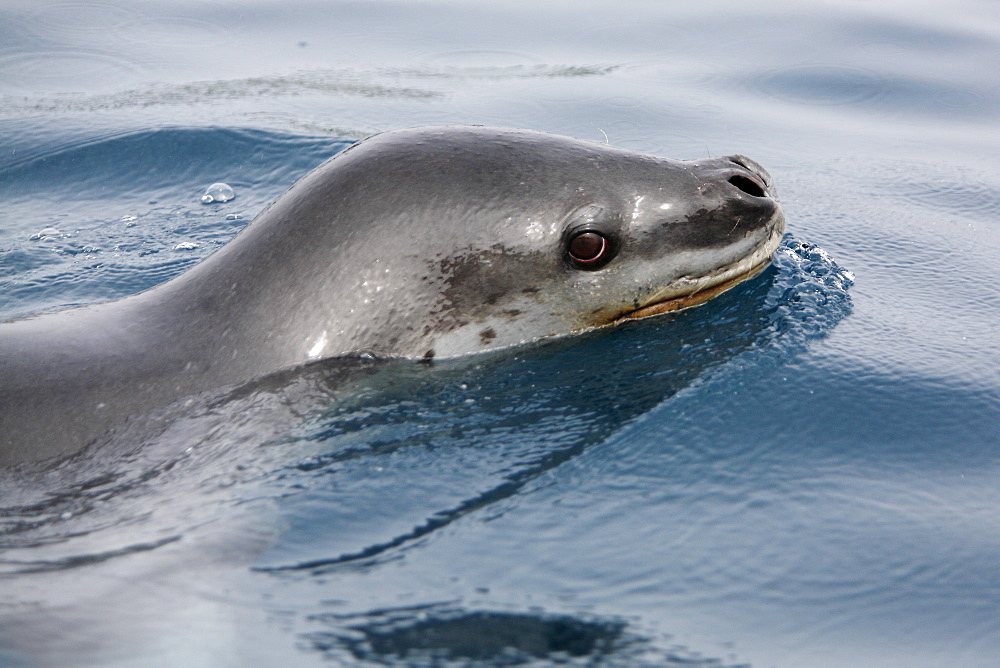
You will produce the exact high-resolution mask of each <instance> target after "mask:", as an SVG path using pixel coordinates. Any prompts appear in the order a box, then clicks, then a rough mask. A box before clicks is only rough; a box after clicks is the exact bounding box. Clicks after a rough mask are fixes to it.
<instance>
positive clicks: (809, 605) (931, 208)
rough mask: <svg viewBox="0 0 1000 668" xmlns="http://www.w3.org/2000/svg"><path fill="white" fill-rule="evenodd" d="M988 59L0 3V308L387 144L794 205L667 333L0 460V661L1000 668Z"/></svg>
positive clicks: (670, 10) (65, 301) (972, 31)
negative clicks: (616, 166) (582, 144)
mask: <svg viewBox="0 0 1000 668" xmlns="http://www.w3.org/2000/svg"><path fill="white" fill-rule="evenodd" d="M997 62H1000V8H998V7H997V5H996V4H995V3H990V2H986V1H976V0H969V1H960V2H950V3H944V2H931V3H925V4H922V5H914V3H904V2H880V3H861V2H851V1H848V0H843V1H831V2H821V3H819V2H818V3H808V4H804V5H796V6H795V7H794V8H792V7H791V6H790V5H787V4H785V3H777V2H774V3H771V2H763V3H751V4H748V3H736V2H732V1H730V0H719V1H715V2H701V3H691V4H685V5H675V3H659V2H629V3H599V2H576V1H572V2H571V1H564V2H555V3H547V4H540V3H527V2H519V1H515V2H509V3H503V4H502V5H498V4H496V3H485V2H480V3H475V2H470V3H454V4H453V3H448V2H436V1H430V2H365V3H350V2H309V1H307V0H292V1H291V2H289V1H285V0H282V2H276V1H270V2H255V3H248V4H231V3H212V4H209V3H187V2H180V1H178V2H173V1H170V0H152V1H151V2H144V3H132V2H124V1H119V2H114V1H109V2H88V1H86V0H77V1H74V2H41V3H38V2H34V3H30V4H29V3H14V4H11V3H8V4H6V5H5V6H4V7H0V203H2V206H0V318H4V319H11V318H16V317H19V316H23V315H27V314H30V313H35V312H38V311H42V310H47V309H52V308H57V307H62V306H68V305H77V304H84V303H93V302H98V301H104V300H109V299H114V298H117V297H120V296H123V295H127V294H131V293H134V292H137V291H139V290H143V289H145V288H148V287H150V286H153V285H156V284H158V283H160V282H162V281H164V280H166V279H168V278H170V277H171V276H174V275H176V274H178V273H179V272H182V271H183V270H184V269H186V268H188V267H190V266H192V265H193V264H195V263H196V262H198V261H199V260H200V259H201V258H203V257H205V256H206V255H208V254H210V253H211V252H212V251H213V250H215V249H217V248H218V247H219V246H220V245H221V244H223V243H225V242H226V241H227V240H228V239H230V238H231V237H232V236H233V235H234V234H235V233H236V232H237V231H238V230H239V229H241V228H242V227H243V226H244V225H245V224H246V223H247V222H248V221H249V220H251V219H252V218H253V216H254V215H255V214H256V213H257V212H259V211H260V210H261V209H262V208H263V207H264V206H265V205H266V204H267V203H268V202H269V201H271V200H272V199H273V198H274V197H276V196H277V195H279V194H280V193H281V192H282V191H283V190H284V189H286V188H287V187H288V186H289V185H291V184H292V183H293V182H294V181H295V180H296V179H297V178H298V177H300V176H301V175H303V174H304V173H306V172H307V171H308V170H309V169H311V168H312V167H314V166H316V165H317V164H319V163H320V162H322V161H323V160H324V159H326V158H327V157H329V156H330V155H332V154H334V153H336V152H337V151H339V150H342V149H343V148H345V147H346V146H348V145H350V143H352V142H353V141H355V140H356V139H358V138H360V137H363V136H365V135H367V134H369V133H371V132H375V131H381V130H387V129H392V128H397V127H405V126H412V125H422V124H430V123H435V124H439V123H480V124H494V125H503V126H513V127H526V128H531V129H537V130H545V131H550V132H557V133H560V134H566V135H571V136H576V137H581V138H584V139H591V140H594V141H605V140H607V141H609V142H610V143H612V144H614V145H617V146H622V147H627V148H633V149H636V150H642V151H649V152H654V153H658V154H662V155H668V156H671V157H678V158H699V157H704V156H706V155H724V154H729V153H735V152H739V153H744V154H747V155H750V156H751V157H753V158H754V159H756V160H758V161H759V162H761V163H762V164H763V165H765V166H766V167H767V168H768V169H769V171H770V172H771V173H772V175H773V176H774V177H775V181H776V183H777V186H778V190H779V194H780V196H781V199H782V203H783V206H784V208H785V211H786V216H787V219H788V235H787V236H786V239H785V242H784V245H783V247H782V249H781V250H780V251H779V252H778V254H777V255H776V258H775V262H774V265H773V266H772V267H771V268H769V269H768V270H767V271H766V272H765V273H764V274H762V275H761V276H759V277H758V278H757V279H755V280H754V281H751V282H749V283H746V284H744V285H741V286H740V287H738V288H737V289H735V290H733V291H731V292H729V293H727V294H725V295H724V296H722V297H720V298H718V299H716V300H714V301H713V302H710V303H709V304H707V305H705V306H703V307H701V308H699V309H695V310H693V311H690V312H686V313H683V314H681V315H679V316H677V317H675V318H672V319H671V318H661V319H653V320H648V321H643V322H637V323H633V324H631V325H629V326H626V327H620V328H616V329H613V330H609V331H601V332H593V333H589V334H586V335H581V336H573V337H567V338H565V339H560V340H557V341H550V342H543V343H539V344H535V345H529V346H525V347H523V348H519V349H516V350H509V351H505V352H502V353H497V354H494V355H490V356H486V357H477V358H472V359H467V360H457V361H452V362H448V363H444V364H437V365H434V366H427V365H412V364H406V363H389V364H381V363H374V362H367V361H365V360H357V362H356V365H357V368H354V369H348V370H347V371H345V372H344V373H345V374H346V375H345V376H343V377H340V376H336V375H335V379H338V378H340V379H343V378H346V379H347V382H344V383H339V382H332V381H331V380H330V377H329V376H328V375H324V374H323V373H313V372H303V373H300V374H297V375H293V376H292V377H290V378H284V379H279V380H276V381H273V382H269V383H265V384H263V385H261V386H260V387H259V388H257V389H256V390H255V391H253V392H251V393H249V394H246V395H245V396H241V397H239V398H235V399H233V400H232V401H231V402H230V403H228V404H226V405H223V406H217V405H212V406H208V405H199V404H195V405H193V406H191V407H190V410H189V411H187V412H186V413H184V414H182V415H177V416H175V419H174V421H173V422H172V423H171V426H170V427H169V428H168V429H167V430H166V431H165V432H164V433H163V434H160V435H159V436H156V437H153V438H145V439H142V440H138V441H135V440H130V439H131V436H130V434H129V433H128V430H127V429H126V430H124V431H123V432H122V433H120V434H117V435H116V436H115V437H114V438H113V439H112V440H111V441H110V442H108V443H104V444H103V445H101V444H98V446H96V447H94V448H92V449H91V450H88V451H85V452H84V453H82V454H81V456H78V457H75V458H70V459H68V460H66V461H63V462H61V463H59V464H57V465H53V464H46V465H33V466H24V467H20V468H16V469H11V470H5V471H0V664H14V665H66V664H89V665H94V664H98V665H137V664H138V665H325V664H334V665H356V664H367V665H423V666H430V665H442V666H443V665H456V666H457V665H521V664H531V665H548V664H553V663H561V664H569V665H594V664H598V665H629V666H631V665H664V664H667V665H669V664H693V665H725V666H734V665H740V666H744V665H753V666H803V665H808V666H857V665H865V666H899V665H908V666H940V665H963V666H991V665H996V664H997V657H998V656H1000V519H998V518H1000V336H998V334H997V324H998V323H1000V287H998V284H997V282H996V280H995V279H994V276H995V275H996V274H997V273H998V271H1000V213H998V212H1000V157H998V156H1000V131H998V124H997V119H998V118H1000V79H998V77H997V76H996V67H995V63H997ZM220 181H221V182H225V183H228V184H229V185H231V186H232V187H233V188H234V190H235V193H236V197H235V199H233V200H231V201H228V202H225V203H217V204H211V205H204V204H202V203H201V202H200V198H201V195H202V194H203V193H204V192H205V189H206V188H207V187H208V186H209V185H211V184H212V183H215V182H220ZM0 354H3V351H0ZM123 443H125V444H128V446H129V447H128V448H123V447H122V445H123ZM123 452H125V453H126V454H122V453H123Z"/></svg>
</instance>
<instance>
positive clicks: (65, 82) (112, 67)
mask: <svg viewBox="0 0 1000 668" xmlns="http://www.w3.org/2000/svg"><path fill="white" fill-rule="evenodd" d="M0 69H2V70H3V71H4V82H5V83H6V84H7V85H16V86H22V87H30V86H35V85H43V86H52V85H61V86H79V85H80V84H81V79H83V80H91V79H99V80H102V81H115V80H117V79H118V78H119V77H121V76H122V75H128V76H129V77H130V78H132V77H134V76H135V75H137V74H142V73H143V72H145V68H144V67H143V66H142V65H141V64H140V63H138V62H136V61H134V60H129V59H127V58H124V57H122V56H120V55H118V54H112V53H108V52H104V51H98V50H89V49H70V48H66V49H49V50H44V51H21V52H18V53H14V54H9V55H6V56H0Z"/></svg>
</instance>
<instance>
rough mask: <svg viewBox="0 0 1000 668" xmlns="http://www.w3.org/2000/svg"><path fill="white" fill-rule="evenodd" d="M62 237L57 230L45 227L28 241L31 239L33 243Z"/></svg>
mask: <svg viewBox="0 0 1000 668" xmlns="http://www.w3.org/2000/svg"><path fill="white" fill-rule="evenodd" d="M61 236H62V233H61V232H60V231H59V230H57V229H56V228H54V227H45V228H42V229H40V230H38V231H37V232H35V233H34V234H32V235H31V236H30V237H28V239H30V240H31V241H41V240H44V239H53V238H58V237H61Z"/></svg>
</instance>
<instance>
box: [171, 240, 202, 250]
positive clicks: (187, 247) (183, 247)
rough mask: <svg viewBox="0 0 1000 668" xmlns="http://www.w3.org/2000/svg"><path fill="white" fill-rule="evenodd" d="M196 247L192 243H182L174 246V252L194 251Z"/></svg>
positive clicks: (196, 245)
mask: <svg viewBox="0 0 1000 668" xmlns="http://www.w3.org/2000/svg"><path fill="white" fill-rule="evenodd" d="M197 247H198V244H196V243H194V242H193V241H182V242H181V243H179V244H177V245H176V246H174V250H180V251H186V250H194V249H195V248H197Z"/></svg>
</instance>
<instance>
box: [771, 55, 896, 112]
mask: <svg viewBox="0 0 1000 668" xmlns="http://www.w3.org/2000/svg"><path fill="white" fill-rule="evenodd" d="M754 83H755V87H757V88H759V89H760V90H761V91H763V92H764V93H765V94H767V95H769V96H771V97H775V98H778V99H780V100H786V101H789V102H798V103H801V104H814V105H841V104H857V103H859V102H863V101H865V100H870V99H872V98H874V97H876V96H878V95H880V94H882V93H884V92H885V91H886V90H888V88H889V84H888V82H887V81H886V79H884V78H882V77H880V76H879V75H877V74H875V73H874V72H872V71H871V70H866V69H862V68H856V67H841V66H830V65H824V66H796V67H788V68H782V69H778V70H772V71H770V72H767V73H765V74H763V75H761V76H759V77H757V79H756V80H755V82H754Z"/></svg>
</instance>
